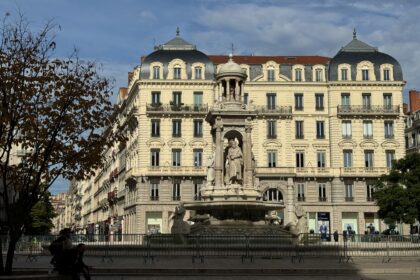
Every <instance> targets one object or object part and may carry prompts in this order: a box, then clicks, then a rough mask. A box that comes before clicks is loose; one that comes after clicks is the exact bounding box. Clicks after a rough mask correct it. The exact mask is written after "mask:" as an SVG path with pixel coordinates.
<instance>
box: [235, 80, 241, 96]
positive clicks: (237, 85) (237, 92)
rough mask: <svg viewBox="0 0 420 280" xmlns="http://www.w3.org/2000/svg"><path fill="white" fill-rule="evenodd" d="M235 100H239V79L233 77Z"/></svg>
mask: <svg viewBox="0 0 420 280" xmlns="http://www.w3.org/2000/svg"><path fill="white" fill-rule="evenodd" d="M235 101H241V98H240V95H239V81H238V80H237V79H235Z"/></svg>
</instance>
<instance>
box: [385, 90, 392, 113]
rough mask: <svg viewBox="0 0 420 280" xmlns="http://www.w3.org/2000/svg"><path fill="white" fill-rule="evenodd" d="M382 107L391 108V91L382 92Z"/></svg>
mask: <svg viewBox="0 0 420 280" xmlns="http://www.w3.org/2000/svg"><path fill="white" fill-rule="evenodd" d="M384 107H385V108H386V109H391V108H392V93H384Z"/></svg>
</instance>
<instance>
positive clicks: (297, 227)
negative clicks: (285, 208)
mask: <svg viewBox="0 0 420 280" xmlns="http://www.w3.org/2000/svg"><path fill="white" fill-rule="evenodd" d="M305 214H306V213H305V211H304V210H303V207H302V206H300V205H298V206H296V207H295V215H296V219H295V220H294V221H292V222H290V223H288V224H287V225H286V229H287V230H289V231H290V233H292V234H293V235H296V236H297V235H299V234H300V233H306V231H307V227H308V225H307V221H306V215H305Z"/></svg>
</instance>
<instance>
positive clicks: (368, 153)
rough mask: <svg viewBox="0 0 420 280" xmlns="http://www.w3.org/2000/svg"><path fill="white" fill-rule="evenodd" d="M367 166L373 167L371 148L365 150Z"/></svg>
mask: <svg viewBox="0 0 420 280" xmlns="http://www.w3.org/2000/svg"><path fill="white" fill-rule="evenodd" d="M365 167H366V168H372V167H373V151H371V150H367V151H365Z"/></svg>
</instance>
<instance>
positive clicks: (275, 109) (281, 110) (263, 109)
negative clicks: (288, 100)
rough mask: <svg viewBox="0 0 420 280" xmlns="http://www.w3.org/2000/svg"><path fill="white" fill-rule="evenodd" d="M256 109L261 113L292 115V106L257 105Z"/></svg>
mask: <svg viewBox="0 0 420 280" xmlns="http://www.w3.org/2000/svg"><path fill="white" fill-rule="evenodd" d="M255 109H256V111H257V113H258V114H261V115H284V116H291V115H292V106H255Z"/></svg>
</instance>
